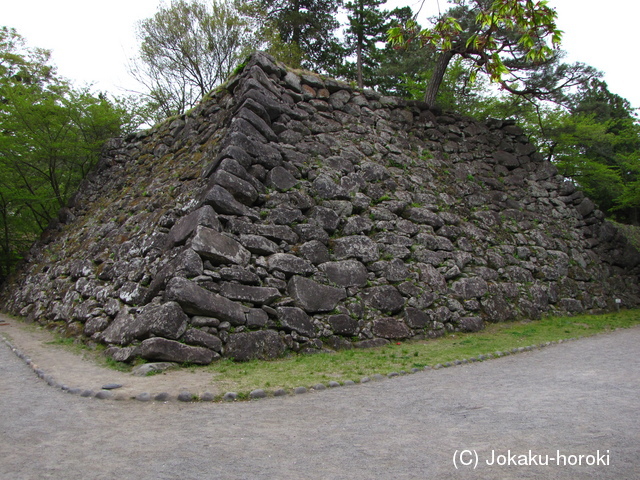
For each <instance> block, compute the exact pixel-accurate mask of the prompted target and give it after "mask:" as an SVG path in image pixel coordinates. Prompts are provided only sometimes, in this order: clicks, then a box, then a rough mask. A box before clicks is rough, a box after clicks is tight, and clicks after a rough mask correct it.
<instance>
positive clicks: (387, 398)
mask: <svg viewBox="0 0 640 480" xmlns="http://www.w3.org/2000/svg"><path fill="white" fill-rule="evenodd" d="M639 354H640V328H634V329H630V330H623V331H617V332H614V333H612V334H609V335H600V336H597V337H591V338H587V339H582V340H578V341H574V342H569V343H565V344H561V345H555V346H551V347H548V348H545V349H542V350H537V351H532V352H526V353H522V354H519V355H515V356H510V357H505V358H500V359H496V360H491V361H488V362H483V363H479V364H471V365H465V366H460V367H455V368H449V369H445V370H438V371H432V372H422V373H418V374H415V375H409V376H405V377H398V378H394V379H390V380H385V381H382V382H374V383H369V384H363V385H357V386H351V387H342V388H338V389H333V390H327V391H324V392H315V393H309V394H306V395H299V396H290V397H286V398H272V399H266V400H259V401H252V402H242V403H233V404H206V403H197V404H183V403H179V402H170V403H165V404H163V403H159V402H151V403H140V402H136V401H129V402H116V401H104V400H97V399H87V398H81V397H78V396H72V395H69V394H66V393H63V392H61V391H59V390H55V389H53V388H51V387H49V386H47V385H46V384H45V383H43V382H42V381H41V380H38V379H37V378H36V377H35V376H34V374H33V373H32V371H31V370H30V369H29V368H28V367H27V366H25V365H24V364H23V363H22V362H21V361H20V360H18V359H17V358H16V357H15V356H14V355H13V354H12V353H11V352H10V351H9V349H8V348H7V346H6V345H5V344H4V343H0V448H1V449H2V450H1V451H0V478H3V479H5V478H6V479H16V480H18V479H42V478H56V479H83V480H85V479H114V478H117V479H181V480H188V479H296V480H298V479H367V480H371V479H433V478H437V479H449V478H451V479H457V478H463V479H482V480H484V479H529V478H537V479H539V478H545V479H555V478H558V479H572V480H575V479H583V478H598V479H616V480H620V479H634V478H636V479H637V478H640V457H639V455H638V453H639V448H638V447H639V446H640V414H639V413H638V411H639V409H638V394H639V393H640V368H639V367H640V365H639V363H640V362H639V360H638V358H639ZM456 450H459V451H460V450H468V451H467V452H465V453H464V455H463V456H462V458H458V459H457V460H458V466H462V465H461V463H460V461H461V460H462V462H469V461H472V462H475V454H474V451H475V453H477V455H478V465H477V468H476V469H475V470H474V469H473V468H472V467H466V468H462V469H459V470H456V468H455V467H454V464H453V456H454V452H455V451H456ZM509 450H510V452H511V457H509ZM530 450H531V455H532V456H529V451H530ZM558 450H560V455H564V457H562V456H561V457H560V458H559V461H560V463H563V462H565V463H567V464H568V463H576V462H580V461H582V463H583V465H582V466H579V465H575V466H570V465H561V466H558V465H555V460H556V459H555V457H556V456H557V452H558ZM598 451H599V454H598ZM492 452H493V453H492ZM494 455H495V456H496V457H495V460H496V461H498V462H500V463H504V462H507V463H509V462H511V463H514V462H517V461H520V462H530V461H535V462H538V463H540V462H542V463H545V462H548V463H549V465H548V466H527V465H520V466H517V465H503V466H499V465H495V464H494V465H492V466H490V465H488V464H487V462H490V461H491V460H492V456H494ZM500 455H503V457H501V456H500ZM518 455H524V456H522V457H520V456H518ZM536 455H542V456H541V457H537V456H536ZM545 455H548V457H545ZM578 455H583V457H582V460H580V457H578ZM598 455H599V456H598ZM509 458H510V459H511V460H509ZM594 462H595V463H598V462H599V463H600V465H592V466H588V465H585V464H586V463H594ZM605 463H606V464H605Z"/></svg>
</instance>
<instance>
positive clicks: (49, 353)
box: [0, 315, 226, 399]
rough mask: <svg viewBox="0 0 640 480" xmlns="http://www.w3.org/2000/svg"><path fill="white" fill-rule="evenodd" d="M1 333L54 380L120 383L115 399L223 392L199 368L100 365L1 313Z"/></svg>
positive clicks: (81, 384) (82, 384)
mask: <svg viewBox="0 0 640 480" xmlns="http://www.w3.org/2000/svg"><path fill="white" fill-rule="evenodd" d="M0 336H4V337H6V338H7V339H8V340H9V341H10V342H11V344H12V345H13V346H14V347H16V348H17V349H19V350H21V351H22V352H24V353H25V354H27V355H28V356H29V357H30V358H31V360H32V362H34V363H35V364H36V365H37V366H38V367H39V368H40V369H42V370H44V372H45V373H46V374H48V375H51V376H52V377H53V378H54V379H55V380H56V382H58V383H60V384H63V385H66V386H68V387H69V388H81V389H83V390H92V391H94V392H98V391H100V390H101V389H102V387H103V386H104V385H108V384H114V383H115V384H120V385H122V387H121V388H118V389H117V390H113V394H114V398H116V399H131V398H132V397H135V396H137V395H139V394H141V393H145V392H146V393H149V394H151V395H152V396H153V395H155V394H159V393H162V392H166V393H169V394H170V395H172V396H173V397H174V398H175V397H176V396H177V395H178V394H179V393H180V392H182V391H185V390H186V391H189V392H190V393H192V394H196V395H201V394H203V393H205V392H209V393H211V394H213V395H218V394H224V393H226V392H220V391H219V390H218V389H217V388H216V386H215V383H214V381H213V376H212V374H210V373H205V372H203V371H201V370H200V371H199V370H194V371H191V370H189V369H175V370H172V369H168V370H166V371H164V372H163V373H162V374H158V375H151V376H142V377H140V376H134V375H132V374H131V373H128V372H120V371H117V370H113V369H110V368H108V367H103V366H99V365H98V364H97V363H96V362H95V361H92V360H91V358H90V357H89V355H90V353H87V354H85V356H84V357H83V355H79V354H76V353H73V352H71V351H70V350H69V349H68V348H66V347H65V346H62V345H55V344H51V342H53V341H54V340H55V337H54V335H53V334H52V333H51V332H49V331H47V330H45V329H37V328H36V327H35V326H33V325H25V324H22V323H21V322H19V321H16V320H14V319H11V318H8V317H7V316H4V315H0ZM87 357H89V358H87Z"/></svg>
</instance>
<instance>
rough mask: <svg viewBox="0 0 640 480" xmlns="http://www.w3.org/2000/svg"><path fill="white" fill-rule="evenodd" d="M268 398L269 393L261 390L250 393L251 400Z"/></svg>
mask: <svg viewBox="0 0 640 480" xmlns="http://www.w3.org/2000/svg"><path fill="white" fill-rule="evenodd" d="M266 396H267V392H265V391H264V390H262V389H261V388H259V389H257V390H253V391H252V392H251V393H249V398H255V399H257V398H265V397H266Z"/></svg>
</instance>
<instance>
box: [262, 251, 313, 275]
mask: <svg viewBox="0 0 640 480" xmlns="http://www.w3.org/2000/svg"><path fill="white" fill-rule="evenodd" d="M267 264H268V265H269V270H278V271H280V272H283V273H286V274H289V275H293V274H298V275H309V274H311V273H313V272H314V271H315V268H314V267H313V265H311V263H310V262H308V261H307V260H305V259H304V258H300V257H296V256H295V255H291V254H289V253H275V254H273V255H271V256H269V258H267Z"/></svg>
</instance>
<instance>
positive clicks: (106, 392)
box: [95, 390, 113, 400]
mask: <svg viewBox="0 0 640 480" xmlns="http://www.w3.org/2000/svg"><path fill="white" fill-rule="evenodd" d="M112 396H113V393H111V392H110V391H109V390H100V391H99V392H98V393H96V395H95V398H98V399H100V400H105V399H107V398H111V397H112Z"/></svg>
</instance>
